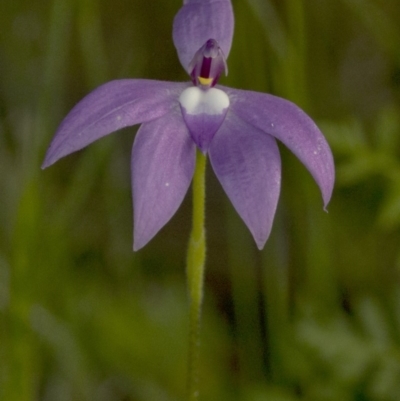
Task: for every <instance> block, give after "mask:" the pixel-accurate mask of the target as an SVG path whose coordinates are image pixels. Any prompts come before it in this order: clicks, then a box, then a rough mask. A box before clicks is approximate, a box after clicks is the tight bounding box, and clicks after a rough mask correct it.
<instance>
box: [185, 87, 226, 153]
mask: <svg viewBox="0 0 400 401" xmlns="http://www.w3.org/2000/svg"><path fill="white" fill-rule="evenodd" d="M179 104H180V106H181V110H182V116H183V119H184V120H185V123H186V125H187V127H188V129H189V132H190V135H191V136H192V139H193V141H194V142H195V143H196V145H197V146H198V147H199V149H200V150H201V151H202V152H203V153H207V150H208V147H209V145H210V143H211V141H212V139H213V137H214V135H215V133H216V132H217V131H218V129H219V127H220V126H221V124H222V123H223V122H224V119H225V116H226V112H227V111H228V107H229V97H228V96H227V95H226V93H225V92H224V91H222V90H220V89H216V88H210V89H208V90H203V89H200V88H198V87H195V86H192V87H190V88H186V89H185V90H184V91H183V92H182V93H181V96H180V97H179Z"/></svg>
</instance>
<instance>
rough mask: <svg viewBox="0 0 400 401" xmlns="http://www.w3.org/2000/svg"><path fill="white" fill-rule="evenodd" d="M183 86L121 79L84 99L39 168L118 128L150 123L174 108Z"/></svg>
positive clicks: (56, 136)
mask: <svg viewBox="0 0 400 401" xmlns="http://www.w3.org/2000/svg"><path fill="white" fill-rule="evenodd" d="M187 86H188V84H187V83H175V82H162V81H153V80H145V79H121V80H116V81H111V82H108V83H106V84H104V85H101V86H100V87H98V88H97V89H95V90H94V91H93V92H91V93H89V94H88V95H87V96H86V97H84V98H83V99H82V100H81V101H80V102H79V103H78V104H77V105H76V106H75V107H74V108H73V109H72V110H71V111H70V112H69V114H68V115H67V116H66V117H65V119H64V120H63V121H62V123H61V124H60V126H59V128H58V130H57V132H56V134H55V136H54V138H53V141H52V142H51V144H50V147H49V149H48V151H47V154H46V158H45V160H44V163H43V165H42V168H45V167H48V166H49V165H51V164H53V163H54V162H56V161H57V160H58V159H60V158H61V157H63V156H66V155H68V154H70V153H72V152H75V151H77V150H79V149H82V148H83V147H85V146H87V145H89V144H90V143H92V142H94V141H95V140H97V139H99V138H101V137H103V136H105V135H107V134H110V133H111V132H114V131H116V130H118V129H120V128H123V127H127V126H131V125H135V124H138V123H141V122H145V121H151V120H154V119H156V118H158V117H161V116H162V115H164V114H166V113H168V112H169V111H170V110H171V108H172V107H176V105H177V101H178V97H179V94H180V93H181V92H182V90H183V89H184V88H186V87H187Z"/></svg>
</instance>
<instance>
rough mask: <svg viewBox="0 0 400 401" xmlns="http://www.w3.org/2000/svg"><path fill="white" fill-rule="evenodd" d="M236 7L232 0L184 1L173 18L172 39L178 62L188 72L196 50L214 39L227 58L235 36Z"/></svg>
mask: <svg viewBox="0 0 400 401" xmlns="http://www.w3.org/2000/svg"><path fill="white" fill-rule="evenodd" d="M233 25H234V20H233V10H232V5H231V2H230V0H185V1H184V5H183V7H182V8H181V9H180V10H179V12H178V14H177V15H176V16H175V19H174V27H173V40H174V44H175V47H176V50H177V52H178V57H179V61H180V62H181V64H182V66H183V68H184V69H185V71H187V72H188V73H189V74H190V72H191V71H189V64H190V62H191V61H192V59H193V57H194V55H195V53H196V52H197V51H198V50H199V49H200V47H202V46H203V45H204V43H206V42H207V40H209V39H214V40H216V41H217V42H218V44H219V46H220V47H221V49H222V52H223V53H224V56H225V58H227V57H228V55H229V52H230V50H231V45H232V37H233Z"/></svg>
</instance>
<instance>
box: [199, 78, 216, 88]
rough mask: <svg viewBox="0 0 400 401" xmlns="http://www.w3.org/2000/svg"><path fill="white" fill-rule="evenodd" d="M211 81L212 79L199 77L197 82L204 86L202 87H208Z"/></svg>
mask: <svg viewBox="0 0 400 401" xmlns="http://www.w3.org/2000/svg"><path fill="white" fill-rule="evenodd" d="M212 81H213V79H212V78H203V77H199V82H200V83H201V84H202V85H204V86H209V85H211V83H212Z"/></svg>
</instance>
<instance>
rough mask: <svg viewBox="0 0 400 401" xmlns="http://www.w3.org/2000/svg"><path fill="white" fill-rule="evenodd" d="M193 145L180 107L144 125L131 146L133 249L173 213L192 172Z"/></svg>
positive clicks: (193, 159)
mask: <svg viewBox="0 0 400 401" xmlns="http://www.w3.org/2000/svg"><path fill="white" fill-rule="evenodd" d="M195 151H196V146H195V144H194V142H193V141H192V139H191V138H190V135H189V132H188V130H187V128H186V125H185V123H184V122H183V120H182V115H181V113H180V110H179V108H177V110H174V111H172V112H171V113H169V114H167V115H165V116H163V117H161V118H159V119H157V120H155V121H151V122H148V123H145V124H143V125H142V126H141V127H140V129H139V131H138V133H137V135H136V138H135V142H134V144H133V149H132V163H131V167H132V191H133V206H134V227H135V228H134V248H133V249H134V250H135V251H136V250H138V249H140V248H142V247H143V246H145V245H146V244H147V243H148V242H149V241H150V240H151V239H152V238H153V237H154V236H155V235H156V234H157V232H158V231H159V230H160V229H161V228H162V227H163V226H164V225H165V224H166V223H167V222H168V221H169V220H170V218H171V217H172V216H173V215H174V214H175V212H176V210H177V209H178V207H179V206H180V204H181V203H182V201H183V198H184V197H185V194H186V192H187V190H188V188H189V185H190V182H191V180H192V177H193V173H194V166H195V158H196V156H195V155H196V153H195Z"/></svg>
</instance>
